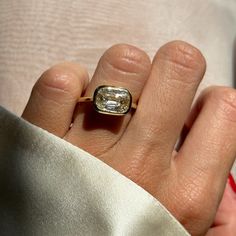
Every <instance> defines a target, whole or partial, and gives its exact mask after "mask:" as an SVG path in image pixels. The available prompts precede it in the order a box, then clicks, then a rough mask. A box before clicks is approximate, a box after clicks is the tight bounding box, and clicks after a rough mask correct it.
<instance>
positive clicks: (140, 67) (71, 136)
mask: <svg viewBox="0 0 236 236" xmlns="http://www.w3.org/2000/svg"><path fill="white" fill-rule="evenodd" d="M150 68H151V62H150V59H149V57H148V56H147V54H146V53H145V52H144V51H142V50H140V49H138V48H136V47H133V46H130V45H125V44H121V45H115V46H113V47H111V48H110V49H108V50H107V51H106V52H105V53H104V55H103V56H102V57H101V59H100V61H99V63H98V67H97V69H96V71H95V73H94V76H93V78H92V80H91V82H90V83H89V85H88V87H87V89H86V92H85V96H92V95H93V93H94V91H95V89H96V88H97V87H98V86H100V85H111V86H117V87H124V88H126V89H128V90H129V91H130V93H131V94H132V98H133V102H137V100H138V98H139V96H140V93H141V91H142V89H143V86H144V83H145V81H146V79H147V77H148V75H149V73H150ZM79 105H80V107H79V108H78V115H77V117H76V118H75V122H74V124H73V127H72V129H71V130H70V132H69V133H68V135H67V136H66V139H67V140H70V141H72V142H73V143H74V144H75V145H78V146H80V147H82V148H83V149H85V150H87V151H89V152H90V153H92V154H94V155H96V156H99V155H100V154H101V153H104V152H105V151H107V150H109V149H110V148H111V147H112V146H113V145H114V144H115V143H116V142H117V141H118V140H119V138H120V136H121V135H122V133H123V131H124V129H125V128H126V125H127V123H128V122H129V120H130V118H131V115H130V114H127V115H126V116H125V117H122V118H121V117H114V116H107V115H102V114H98V113H97V112H95V111H94V110H93V108H92V107H91V106H88V104H79ZM78 134H79V135H78Z"/></svg>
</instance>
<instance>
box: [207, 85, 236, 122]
mask: <svg viewBox="0 0 236 236" xmlns="http://www.w3.org/2000/svg"><path fill="white" fill-rule="evenodd" d="M210 97H211V100H213V102H214V103H215V104H216V106H217V111H218V112H217V114H219V116H220V117H221V119H225V120H228V121H233V122H236V91H235V90H234V89H232V88H227V87H217V88H214V89H212V90H211V91H210Z"/></svg>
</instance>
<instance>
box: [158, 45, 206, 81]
mask: <svg viewBox="0 0 236 236" xmlns="http://www.w3.org/2000/svg"><path fill="white" fill-rule="evenodd" d="M156 59H157V60H162V61H164V62H165V63H167V66H168V67H169V68H171V70H172V71H173V72H174V73H176V74H177V75H178V79H179V80H182V81H183V82H185V83H193V82H196V78H195V77H198V78H201V77H202V76H203V74H204V72H205V68H206V62H205V59H204V57H203V56H202V53H201V52H200V51H199V50H198V49H197V48H195V47H193V46H191V45H190V44H188V43H186V42H183V41H173V42H170V43H167V44H166V45H164V46H163V47H162V48H160V50H159V52H158V53H157V54H156V57H155V59H154V60H156ZM186 75H189V76H186Z"/></svg>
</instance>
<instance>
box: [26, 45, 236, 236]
mask: <svg viewBox="0 0 236 236" xmlns="http://www.w3.org/2000/svg"><path fill="white" fill-rule="evenodd" d="M205 68H206V63H205V59H204V57H203V56H202V54H201V52H200V51H199V50H198V49H196V48H194V47H193V46H191V45H189V44H187V43H185V42H182V41H174V42H170V43H168V44H166V45H164V46H163V47H161V48H160V49H159V50H158V52H157V53H156V55H155V57H154V59H153V61H152V62H151V61H150V59H149V57H148V55H147V54H146V53H145V52H144V51H142V50H140V49H138V48H136V47H133V46H130V45H115V46H113V47H111V48H110V49H108V50H107V51H106V52H105V53H104V55H103V56H102V57H101V59H100V61H99V63H98V66H97V69H96V71H95V73H94V75H93V77H92V79H91V82H90V83H88V81H89V78H88V74H87V71H86V69H84V68H83V67H82V66H81V65H79V64H73V63H62V64H59V65H56V66H54V67H52V68H51V69H49V70H48V71H46V72H45V73H43V75H42V76H41V78H40V79H39V80H38V82H37V83H36V84H35V86H34V88H33V91H32V94H31V97H30V99H29V102H28V104H27V106H26V108H25V110H24V112H23V115H22V117H23V118H24V119H26V120H28V121H29V122H31V123H33V124H35V125H37V126H39V127H41V128H43V129H45V130H48V131H49V132H51V133H53V134H55V135H57V136H59V137H61V138H63V139H65V140H67V141H68V142H70V143H72V144H74V145H76V146H78V147H80V148H82V149H84V150H86V151H88V152H89V153H91V154H93V155H95V156H96V157H97V158H99V159H101V160H103V161H104V162H105V163H107V164H108V165H110V166H111V167H113V168H114V169H116V170H118V171H119V172H120V173H122V174H123V175H125V176H127V177H128V178H130V179H131V180H133V181H134V182H135V183H137V184H138V185H140V186H141V187H143V188H144V189H145V190H147V191H148V192H150V193H151V194H152V195H153V196H154V197H156V198H157V199H158V200H159V201H160V202H162V203H163V205H164V206H166V208H167V209H168V210H169V211H170V212H171V213H172V214H173V215H174V216H175V217H176V218H177V220H179V221H180V223H181V224H182V225H183V226H184V227H185V228H186V229H187V230H188V232H190V234H191V235H205V234H206V233H207V231H208V230H209V228H210V227H211V225H212V224H213V221H214V218H215V215H216V212H217V209H218V206H219V204H220V201H221V199H222V196H223V193H224V189H225V184H226V182H227V176H228V174H229V171H230V169H231V167H232V164H233V162H234V160H235V153H236V91H235V90H234V89H232V88H227V87H211V88H208V89H206V90H205V91H204V92H203V93H202V94H201V95H200V97H199V98H198V100H197V102H196V104H195V105H194V107H193V109H192V110H191V105H192V102H193V98H194V95H195V93H196V90H197V88H198V86H199V83H200V82H201V80H202V78H203V76H204V73H205ZM104 84H106V85H114V86H121V87H125V88H127V89H128V90H129V91H130V92H131V94H132V96H133V100H134V102H137V101H138V108H137V109H136V111H135V112H134V111H133V112H130V113H129V114H127V115H126V116H124V117H113V116H107V115H102V114H98V113H96V112H95V111H94V110H93V109H92V106H91V105H89V104H77V100H78V98H79V97H80V96H92V95H93V92H94V90H95V89H96V87H98V86H99V85H104ZM183 126H184V127H185V128H184V130H183V131H182V128H183ZM181 131H182V138H181V142H180V145H178V148H177V150H175V147H176V143H177V140H178V138H179V136H180V134H181ZM186 131H187V132H186ZM226 202H227V201H226ZM233 203H234V204H235V199H234V202H233ZM226 205H227V204H226ZM219 214H220V213H219ZM231 215H232V214H231ZM234 215H235V211H234ZM219 217H220V216H219ZM219 224H220V225H222V223H219ZM234 227H235V224H234ZM210 233H211V232H209V231H208V236H209V235H211V234H210ZM214 235H217V234H214ZM221 235H222V234H221Z"/></svg>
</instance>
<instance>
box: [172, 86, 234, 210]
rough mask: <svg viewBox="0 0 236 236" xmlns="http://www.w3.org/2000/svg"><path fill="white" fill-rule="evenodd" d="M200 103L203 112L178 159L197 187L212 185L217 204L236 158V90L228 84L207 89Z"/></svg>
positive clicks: (212, 194)
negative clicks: (227, 86)
mask: <svg viewBox="0 0 236 236" xmlns="http://www.w3.org/2000/svg"><path fill="white" fill-rule="evenodd" d="M196 106H198V107H199V108H200V113H199V115H198V117H197V118H196V119H195V122H194V123H193V125H192V128H191V130H190V132H189V133H188V135H187V137H186V139H185V141H184V143H183V145H182V147H181V148H180V150H179V153H178V155H177V158H176V159H175V163H176V165H177V170H178V172H179V173H181V175H182V176H185V178H187V179H189V181H190V182H192V183H196V184H195V188H196V189H197V188H204V187H206V186H208V188H206V189H209V191H211V194H210V195H209V196H211V199H212V202H213V204H215V205H214V207H216V204H218V203H219V201H220V199H221V196H222V194H223V189H224V185H225V183H226V180H227V177H228V174H229V172H230V169H231V167H232V165H233V162H234V160H235V154H236V91H235V90H234V89H231V88H226V87H213V88H210V89H207V90H206V91H204V93H203V95H201V96H200V99H199V100H198V101H197V105H196ZM198 190H199V191H201V189H198ZM198 190H196V191H198ZM213 199H214V200H213Z"/></svg>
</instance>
